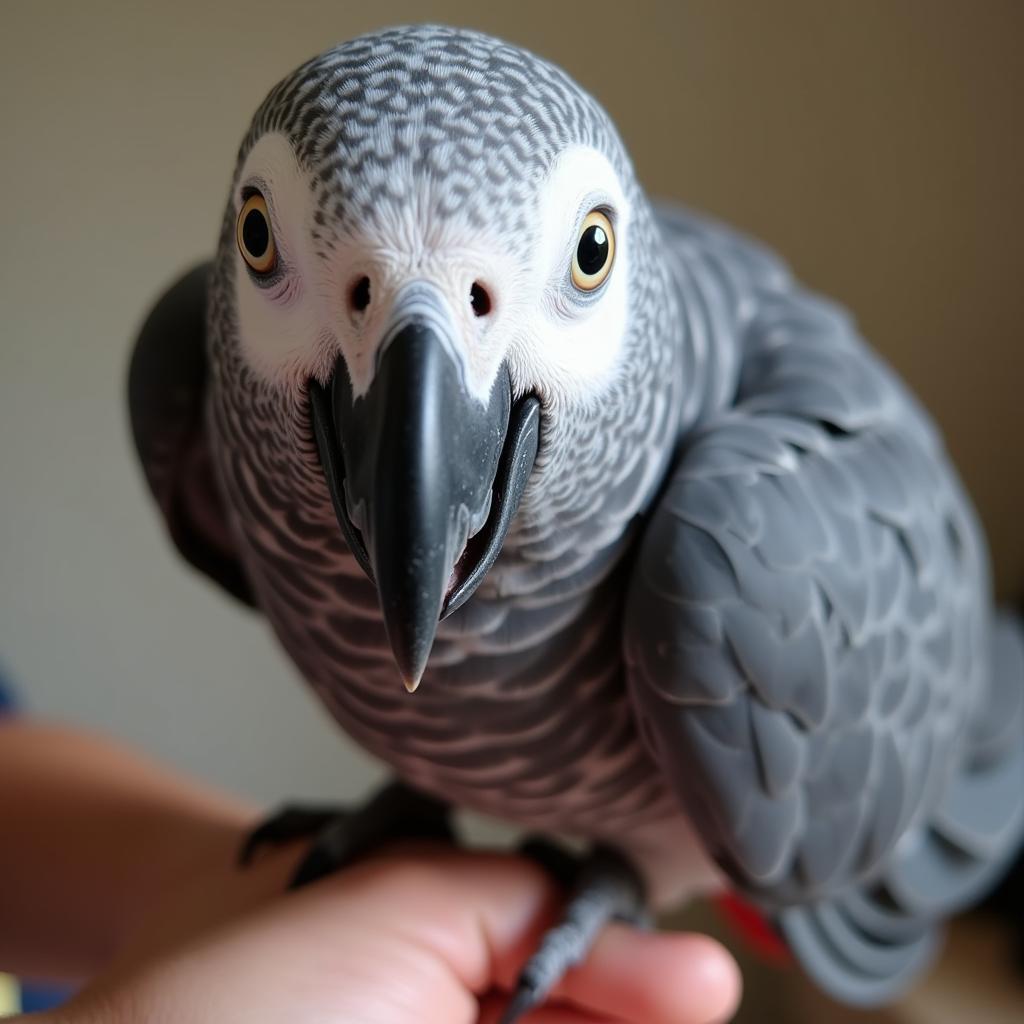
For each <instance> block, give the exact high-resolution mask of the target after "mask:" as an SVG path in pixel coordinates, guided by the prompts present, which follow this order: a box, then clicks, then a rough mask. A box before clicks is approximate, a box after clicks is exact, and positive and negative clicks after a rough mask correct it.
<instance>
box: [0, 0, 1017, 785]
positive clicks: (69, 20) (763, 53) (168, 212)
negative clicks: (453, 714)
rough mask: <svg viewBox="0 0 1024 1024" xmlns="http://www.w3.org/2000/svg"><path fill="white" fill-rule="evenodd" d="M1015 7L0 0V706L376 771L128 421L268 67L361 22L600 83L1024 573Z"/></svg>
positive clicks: (273, 770) (209, 747)
mask: <svg viewBox="0 0 1024 1024" xmlns="http://www.w3.org/2000/svg"><path fill="white" fill-rule="evenodd" d="M1022 12H1024V5H1022V4H1016V3H1014V2H1012V0H1008V2H1005V3H998V2H991V0H990V2H982V3H972V4H962V3H961V4H940V3H934V2H930V3H917V4H910V3H906V4H899V5H897V4H891V3H857V4H853V3H827V4H820V3H815V2H806V3H781V4H780V3H772V4H758V3H753V2H751V3H727V2H720V3H714V4H712V3H692V4H664V5H656V4H648V3H641V2H636V0H633V2H630V3H621V4H602V3H597V2H589V3H586V4H579V5H569V4H563V3H552V2H551V0H546V2H542V3H530V2H526V0H517V2H516V3H513V4H500V5H494V6H493V8H492V7H491V6H489V5H484V4H481V3H479V2H472V3H469V2H467V3H459V2H447V3H435V4H412V3H395V2H388V0H374V2H373V3H369V4H368V3H359V4H354V3H353V4H344V3H338V2H318V3H305V4H303V3H285V2H283V0H277V2H274V3H266V2H257V0H239V2H229V3H224V2H217V3H212V2H210V0H204V2H193V0H182V2H179V3H174V4H164V5H159V6H157V5H154V6H149V5H145V4H131V5H129V4H123V5H117V6H115V5H110V4H100V3H77V2H75V3H72V2H66V3H47V2H32V3H27V2H21V3H12V2H10V0H7V2H5V3H4V4H3V6H2V8H0V313H2V325H3V326H2V335H0V581H2V586H0V661H2V662H4V663H6V665H7V667H8V670H9V672H10V674H11V675H12V676H13V677H14V678H15V679H16V681H17V683H18V684H19V686H20V688H21V690H22V692H23V693H24V694H25V695H26V697H27V701H28V702H29V705H30V707H31V708H32V709H33V710H34V711H36V712H38V713H41V714H48V715H55V716H60V717H62V718H66V719H71V720H75V721H80V722H83V723H87V724H89V725H92V726H96V727H100V728H103V729H105V730H108V731H109V732H112V733H114V734H118V735H121V736H124V737H127V738H129V739H131V740H133V741H135V742H137V743H139V744H141V745H142V746H143V747H146V748H148V749H149V750H151V751H154V752H156V753H157V754H159V755H161V756H162V757H164V758H167V759H169V760H171V761H173V762H176V763H178V764H180V765H182V766H184V767H187V768H188V769H190V770H192V771H194V772H197V773H200V774H203V775H205V776H208V777H209V778H211V779H214V780H217V781H219V782H221V783H223V784H226V785H229V786H232V787H236V788H238V789H240V790H243V791H245V792H248V793H250V794H253V795H254V796H256V797H258V798H260V799H266V800H270V799H277V798H280V797H283V796H286V795H297V794H302V795H305V796H330V795H334V796H348V795H351V794H353V793H355V792H357V791H359V790H362V789H363V788H364V787H365V786H366V785H367V784H368V783H369V781H370V778H371V775H372V774H373V772H374V771H375V769H374V768H373V767H372V766H371V765H370V764H369V762H368V761H367V760H366V759H364V758H363V757H362V756H361V755H359V754H357V753H356V752H355V751H354V749H353V747H352V746H351V745H350V744H348V742H347V741H345V740H344V739H343V738H341V737H340V735H339V734H337V733H336V731H335V730H334V728H333V727H332V726H331V725H330V724H329V723H328V721H327V720H326V717H325V716H323V715H321V713H320V711H319V709H318V708H317V707H315V706H314V704H313V702H312V700H311V699H310V698H309V696H308V695H307V694H306V693H305V691H304V690H303V689H302V687H301V686H300V685H299V683H298V680H297V679H296V677H295V673H294V672H293V671H292V669H291V668H290V667H289V665H288V664H286V663H285V661H284V659H283V658H282V657H281V655H280V654H279V653H278V652H277V650H276V649H275V647H274V645H273V643H272V641H271V640H270V639H269V637H268V635H267V632H266V631H265V630H264V629H263V628H262V626H261V625H260V623H259V622H258V621H257V620H256V619H254V618H252V617H250V616H249V615H248V614H247V613H244V612H242V611H240V610H238V609H236V608H235V607H233V606H232V604H231V603H230V602H229V601H228V600H227V599H225V598H224V597H222V596H221V595H220V594H219V593H218V592H216V591H215V590H214V588H213V587H211V586H209V585H208V584H207V583H206V582H205V581H204V580H202V579H200V578H198V577H197V576H195V575H193V574H192V573H191V572H190V571H189V570H187V569H186V568H185V567H184V566H183V564H182V563H180V562H179V561H178V560H177V558H176V557H175V556H174V555H172V553H171V551H170V549H169V546H168V544H167V542H166V541H165V538H164V535H163V533H162V529H161V526H160V524H159V523H158V521H157V518H156V516H155V514H154V510H153V508H152V507H151V505H150V502H149V499H148V495H147V493H146V492H145V491H144V488H143V485H142V482H141V478H140V475H139V473H138V472H137V469H136V466H135V462H134V454H133V451H132V450H131V448H130V445H129V436H128V431H127V427H126V420H125V411H124V398H123V390H124V388H123V382H124V369H125V364H126V360H127V356H128V352H129V347H130V344H131V339H132V336H133V332H134V331H135V329H136V327H137V325H138V324H139V321H140V318H141V317H142V316H143V314H144V311H145V309H146V306H147V303H148V302H149V301H150V300H151V298H152V297H153V296H154V295H155V294H156V293H157V291H158V290H159V289H160V288H161V287H162V286H164V285H165V284H166V283H167V282H168V281H169V280H170V279H171V278H172V277H173V275H175V274H176V273H177V272H179V271H180V270H181V269H182V268H184V267H186V266H187V265H188V264H190V263H191V262H193V261H195V260H197V259H200V258H202V257H204V256H206V255H207V254H208V253H209V252H210V250H211V246H212V244H213V240H214V237H215V234H216V230H217V226H218V222H219V218H220V214H221V209H222V204H223V202H224V201H225V199H226V194H227V186H228V179H229V175H230V173H231V170H232V165H233V160H234V155H235V151H236V148H237V145H238V142H239V140H240V137H241V135H242V134H243V132H244V130H245V128H246V124H247V121H248V118H249V116H250V114H251V112H252V111H253V109H254V108H255V107H256V105H257V104H258V103H259V101H260V100H261V98H262V97H263V95H264V93H265V92H266V91H267V89H268V88H269V87H270V86H271V85H272V84H273V83H274V82H275V81H276V80H277V79H278V78H279V77H281V76H282V75H283V74H285V73H287V72H288V71H289V70H291V69H292V67H293V66H295V65H296V64H297V63H298V62H300V61H301V60H302V59H304V58H306V57H307V56H309V55H311V54H312V53H314V52H316V51H318V50H321V49H323V48H325V47H327V46H329V45H330V44H332V43H334V42H337V41H340V40H343V39H345V38H348V37H350V36H352V35H354V34H357V33H359V32H362V31H365V30H368V29H371V28H373V27H375V26H381V25H385V24H389V23H395V22H403V21H418V20H426V19H433V20H440V21H448V22H452V23H462V24H468V25H473V26H476V27H480V28H483V29H487V30H490V31H492V32H494V33H496V34H499V35H502V36H505V37H507V38H509V39H510V40H512V41H515V42H517V43H520V44H523V45H525V46H527V47H530V48H533V49H535V50H537V51H539V52H540V53H542V54H544V55H546V56H549V57H551V58H552V59H554V60H555V61H556V62H558V63H560V64H562V65H563V66H565V67H566V68H567V69H568V70H569V71H570V72H571V73H572V74H573V75H574V76H575V77H576V78H577V79H578V80H580V81H581V82H582V83H583V84H584V85H585V86H586V87H588V88H589V89H590V90H591V91H592V92H594V93H596V94H597V96H598V97H599V98H600V99H602V100H603V102H604V103H605V104H606V106H607V107H608V108H609V110H610V111H611V113H612V115H613V117H614V118H615V119H616V120H617V122H618V124H619V125H620V127H621V129H622V132H623V134H624V136H625V138H626V141H627V144H628V145H629V146H630V147H631V150H632V153H633V155H634V158H635V161H636V164H637V166H638V169H639V173H640V176H641V178H642V180H643V181H644V182H646V184H647V185H648V187H649V189H650V190H651V191H652V192H656V193H660V194H662V195H666V196H673V197H676V198H678V199H680V200H684V201H686V202H688V203H690V204H692V205H695V206H698V207H702V208H705V209H707V210H709V211H712V212H713V213H715V214H717V215H719V216H721V217H723V218H725V219H727V220H730V221H733V222H735V223H736V224H738V225H740V226H741V227H743V228H744V229H747V230H748V231H750V232H752V233H754V234H756V235H759V236H760V237H762V238H763V239H765V240H767V241H768V242H769V243H771V244H772V245H774V246H775V247H777V248H778V249H780V250H781V251H782V252H784V253H785V254H786V255H787V256H788V258H789V259H790V260H791V262H792V264H793V266H794V267H795V269H796V270H797V272H798V273H799V274H800V275H801V276H802V277H803V278H805V279H806V281H808V282H809V283H810V284H811V285H812V286H814V287H816V288H818V289H820V290H823V291H825V292H828V293H830V294H832V295H833V296H835V297H837V298H839V299H840V300H842V301H843V302H845V303H846V304H848V305H849V306H850V307H852V308H853V309H854V310H856V311H857V313H858V316H859V318H860V321H861V323H862V325H863V328H864V331H865V333H866V334H867V336H868V337H869V338H871V339H872V340H873V342H874V343H875V344H876V345H877V346H878V347H879V348H880V349H881V350H882V351H883V352H884V353H885V354H886V355H887V356H888V357H889V358H890V359H891V360H892V361H893V362H894V363H895V364H896V365H897V367H898V368H899V369H900V370H901V371H902V372H903V373H905V375H906V376H907V377H909V379H910V380H911V382H912V384H913V385H914V386H915V387H916V389H917V390H918V391H919V392H920V393H921V394H922V395H923V397H924V399H925V401H926V402H927V404H928V405H930V407H931V408H932V409H933V410H934V412H935V414H936V415H937V417H938V419H939V421H940V422H941V424H942V425H943V427H944V428H945V430H946V432H947V435H948V438H949V443H950V446H951V448H952V451H953V454H954V456H955V458H956V460H957V461H958V463H959V465H960V467H961V469H962V472H963V474H964V476H965V477H966V480H967V483H968V485H969V487H970V489H971V490H972V492H973V494H974V495H975V497H976V499H977V502H978V505H979V507H980V510H981V514H982V516H983V519H984V521H985V523H986V525H987V527H988V529H989V531H990V534H991V537H992V542H993V548H994V552H995V563H996V577H997V580H998V583H999V586H1000V589H1001V590H1002V591H1003V592H1004V593H1005V594H1014V593H1015V592H1019V591H1021V590H1024V531H1022V530H1021V529H1020V510H1021V508H1022V507H1024V484H1022V480H1021V473H1020V469H1021V464H1022V462H1021V455H1020V448H1019V445H1020V438H1021V436H1022V428H1024V412H1022V410H1021V404H1020V387H1021V381H1022V379H1024V356H1022V354H1021V351H1022V342H1024V287H1022V285H1021V279H1020V277H1021V271H1022V268H1024V261H1022V259H1021V255H1022V254H1021V245H1022V242H1021V239H1022V237H1024V233H1022V230H1021V229H1022V226H1024V218H1022V211H1024V198H1022V196H1024V143H1022V130H1021V128H1022V123H1024V116H1022V113H1024V112H1022V98H1024V61H1021V59H1020V43H1021V39H1022V38H1024V15H1022Z"/></svg>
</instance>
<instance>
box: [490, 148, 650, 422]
mask: <svg viewBox="0 0 1024 1024" xmlns="http://www.w3.org/2000/svg"><path fill="white" fill-rule="evenodd" d="M597 207H601V208H605V209H607V210H609V211H610V214H611V219H612V224H613V230H614V232H615V253H614V262H613V264H612V269H611V272H610V273H609V275H608V278H607V280H606V281H605V283H604V284H603V285H601V286H600V287H599V288H597V289H595V291H594V292H592V293H589V294H587V295H584V296H580V299H581V301H578V302H577V301H574V300H573V299H572V298H567V297H566V289H567V288H571V287H572V285H571V284H568V285H567V281H568V279H569V273H570V267H571V264H572V259H573V254H574V252H575V250H576V247H577V245H578V243H579V234H580V228H581V226H582V223H583V219H584V218H585V217H586V215H587V214H588V213H589V212H590V211H591V210H593V209H595V208H597ZM629 216H630V209H629V205H628V203H627V201H626V197H625V194H624V193H623V190H622V186H621V184H620V183H619V178H618V175H617V174H616V173H615V169H614V168H613V167H612V165H611V162H610V161H609V160H608V159H607V157H605V156H604V154H602V153H600V152H598V151H597V150H595V149H592V148H590V147H589V146H573V147H572V148H570V149H567V150H565V151H564V152H563V153H562V154H561V155H560V156H559V158H558V160H557V162H556V163H555V165H554V167H553V168H552V170H551V172H550V174H549V175H548V177H547V179H546V181H545V182H544V184H543V185H542V192H541V197H540V204H539V217H540V225H539V226H540V244H539V245H538V246H537V249H536V252H535V254H534V259H533V269H532V273H533V274H536V275H538V276H539V277H541V278H543V280H544V281H545V288H544V293H543V295H544V297H543V299H542V301H541V302H540V303H538V304H534V305H533V306H531V307H530V308H524V309H523V310H522V322H521V324H519V325H518V329H517V331H516V337H515V341H514V343H513V344H512V346H511V348H510V352H509V359H510V363H511V366H512V372H513V379H514V380H516V381H517V382H519V383H520V384H521V386H523V387H525V388H529V389H531V390H537V391H538V392H539V393H541V394H543V395H544V396H545V398H547V399H548V400H549V401H551V402H555V403H557V402H559V401H562V400H565V401H586V400H587V399H589V398H592V397H593V396H594V395H595V394H596V393H598V391H599V389H600V386H601V385H602V384H603V383H605V382H607V381H608V380H609V379H611V378H612V377H613V376H614V373H615V369H616V366H617V363H618V360H619V356H620V352H621V349H622V344H623V340H624V338H625V333H626V324H627V318H628V313H629V302H628V294H629V289H628V285H629V265H628V264H629V246H628V245H627V244H626V239H627V236H628V230H629Z"/></svg>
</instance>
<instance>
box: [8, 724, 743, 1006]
mask: <svg viewBox="0 0 1024 1024" xmlns="http://www.w3.org/2000/svg"><path fill="white" fill-rule="evenodd" d="M0 814H5V815H6V814H11V815H12V816H13V818H7V817H2V818H0V820H3V821H4V823H5V829H6V826H7V825H8V824H9V823H10V822H11V821H12V820H13V822H14V823H15V824H16V825H17V826H18V830H17V831H15V830H12V831H11V832H9V833H7V834H9V835H19V836H20V839H19V841H18V842H17V843H4V844H0V936H2V937H3V939H2V941H0V964H2V965H3V966H5V967H7V968H10V967H11V966H15V967H18V968H19V969H20V970H22V971H25V970H26V968H28V967H31V968H32V970H31V973H33V974H36V975H41V976H49V977H53V976H55V975H59V976H63V977H75V976H77V977H79V978H90V979H91V980H89V981H88V982H87V983H86V984H85V985H84V987H83V988H82V990H81V991H80V993H79V995H78V997H77V998H76V999H74V1000H73V1001H72V1002H71V1003H70V1004H68V1005H67V1006H65V1007H62V1008H61V1009H59V1010H56V1011H52V1012H49V1013H45V1014H39V1015H35V1016H32V1017H31V1018H29V1017H24V1018H20V1019H21V1020H23V1021H25V1022H26V1024H28V1022H29V1021H30V1020H31V1021H33V1022H38V1024H122V1022H124V1024H128V1022H129V1021H131V1022H133V1024H134V1022H137V1021H139V1020H145V1021H146V1022H147V1024H162V1022H168V1024H170V1022H172V1021H175V1022H177V1021H188V1022H189V1024H205V1022H209V1024H214V1022H216V1024H234V1022H236V1021H237V1022H238V1024H242V1022H243V1021H244V1022H245V1024H260V1022H262V1021H266V1022H268V1024H269V1022H271V1021H273V1022H275V1024H276V1022H279V1021H282V1020H288V1021H289V1022H291V1024H325V1022H328V1021H339V1022H340V1021H344V1022H346V1024H364V1022H365V1024H413V1022H416V1024H435V1022H436V1024H460V1022H466V1024H474V1022H477V1021H479V1022H480V1024H494V1022H496V1021H497V1019H498V1016H499V1015H500V1009H501V1006H502V1004H503V999H504V998H505V997H506V994H507V992H508V991H509V990H510V989H511V987H512V985H513V983H514V981H515V978H516V975H517V972H518V970H519V969H520V968H521V966H522V964H523V963H524V962H525V960H526V957H527V955H528V954H529V952H530V951H531V950H532V948H533V947H534V946H535V944H536V942H537V940H538V939H539V937H540V935H541V933H542V932H543V930H544V928H545V926H547V925H549V924H550V923H552V920H553V918H554V917H555V915H556V914H557V910H558V907H559V902H560V894H559V892H558V890H557V889H556V887H555V886H554V884H553V882H552V881H551V879H550V878H549V877H548V876H547V875H546V874H545V873H544V872H543V871H542V870H541V869H540V868H539V867H538V866H536V865H535V864H533V863H532V862H530V861H528V860H525V859H523V858H521V857H516V856H510V855H503V854H492V853H470V852H464V851H457V850H452V849H449V848H446V847H438V846H408V845H406V846H401V847H397V848H394V849H392V850H389V851H384V852H382V853H380V854H378V855H377V856H375V857H373V858H371V859H368V860H366V861H363V862H361V863H359V864H356V865H354V866H352V867H351V868H349V869H347V870H345V871H343V872H340V873H339V874H337V875H335V876H333V877H330V878H327V879H324V880H322V881H320V882H318V883H316V884H315V885H312V886H309V887H307V888H306V889H303V890H300V891H298V892H294V893H284V890H285V887H286V882H287V879H288V877H289V875H290V873H291V872H292V871H293V870H294V868H295V866H296V864H297V863H298V861H299V859H300V858H301V856H302V854H303V848H302V847H301V846H292V847H290V848H286V849H283V850H280V851H275V852H273V853H270V854H268V855H264V856H262V857H260V858H259V860H258V861H257V863H256V864H255V865H254V866H253V867H252V868H251V869H250V870H248V871H245V872H242V871H239V870H238V869H237V868H236V867H235V862H234V853H235V851H236V850H237V848H238V844H239V843H240V841H241V839H242V837H243V836H244V835H245V833H246V831H247V829H249V828H250V827H251V825H252V822H253V814H252V809H251V808H248V807H246V806H245V805H244V804H242V803H240V802H238V801H232V800H231V799H230V798H228V797H224V796H222V795H219V794H213V793H210V792H208V791H207V790H205V789H203V788H202V787H199V786H196V785H194V784H192V783H188V782H183V781H182V780H180V779H178V778H177V777H176V776H174V775H173V774H171V773H169V772H167V771H165V770H163V769H160V768H158V767H156V766H153V765H151V764H149V763H148V762H145V761H143V760H141V759H140V758H138V757H137V756H136V755H134V754H132V753H130V752H127V751H124V750H120V749H118V748H115V747H113V746H111V745H110V744H108V743H106V742H104V741H101V740H99V739H94V738H91V737H86V736H82V735H80V734H77V733H72V732H69V731H67V730H59V729H53V728H49V727H39V726H25V725H5V726H2V727H0ZM12 879H13V880H14V881H15V882H16V885H11V884H9V883H10V882H11V880H12ZM3 943H6V947H7V948H5V947H4V945H3ZM16 953H17V954H18V955H17V956H16V955H15V954H16ZM739 991H740V980H739V974H738V970H737V968H736V966H735V963H734V962H733V960H732V959H731V957H729V955H728V954H727V953H726V952H725V951H724V950H723V949H722V948H721V947H720V946H719V945H718V944H717V943H715V942H714V941H713V940H711V939H708V938H706V937H704V936H700V935H688V934H656V933H644V932H639V931H636V930H634V929H631V928H628V927H626V926H620V925H615V926H612V927H609V928H607V929H606V930H605V932H604V934H603V935H602V936H601V938H600V939H599V940H598V942H597V945H596V946H595V948H594V950H593V952H592V953H591V955H590V956H589V958H588V959H587V961H586V962H585V963H584V964H582V965H581V966H580V967H578V968H576V969H575V970H573V971H571V972H570V973H569V974H568V975H567V976H566V978H565V979H564V981H563V982H562V984H561V985H560V986H559V987H558V989H557V991H556V993H555V994H554V996H553V998H552V1000H551V1001H549V1004H548V1005H547V1006H546V1007H545V1008H544V1009H542V1010H540V1011H537V1012H535V1013H534V1014H533V1015H532V1016H529V1017H527V1018H526V1020H527V1021H528V1022H530V1024H583V1022H598V1021H602V1022H608V1021H612V1022H621V1024H624V1022H629V1024H670V1022H671V1024H711V1022H714V1021H723V1020H727V1019H728V1018H729V1017H730V1016H731V1014H732V1012H733V1010H734V1009H735V1005H736V1003H737V1002H738V999H739Z"/></svg>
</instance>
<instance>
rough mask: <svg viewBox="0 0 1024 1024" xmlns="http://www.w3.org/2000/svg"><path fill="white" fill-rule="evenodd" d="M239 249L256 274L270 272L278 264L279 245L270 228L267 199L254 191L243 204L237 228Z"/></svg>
mask: <svg viewBox="0 0 1024 1024" xmlns="http://www.w3.org/2000/svg"><path fill="white" fill-rule="evenodd" d="M235 233H236V235H237V237H238V251H239V252H240V253H241V254H242V259H244V260H245V262H246V263H248V264H249V267H250V269H251V270H252V271H253V273H256V274H261V275H262V274H269V273H270V272H271V271H272V270H273V269H274V267H276V266H277V247H276V246H275V245H274V234H273V232H272V231H271V230H270V213H269V211H268V210H267V201H266V200H265V199H264V198H263V196H261V195H260V194H259V192H253V193H252V195H250V196H249V198H248V199H246V200H245V202H244V203H243V204H242V209H241V212H240V213H239V214H238V225H237V228H236V232H235Z"/></svg>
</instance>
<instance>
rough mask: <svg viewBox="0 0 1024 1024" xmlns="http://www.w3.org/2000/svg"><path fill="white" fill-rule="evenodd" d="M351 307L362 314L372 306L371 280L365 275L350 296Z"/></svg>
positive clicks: (354, 286) (353, 287)
mask: <svg viewBox="0 0 1024 1024" xmlns="http://www.w3.org/2000/svg"><path fill="white" fill-rule="evenodd" d="M348 301H349V305H350V306H351V307H352V309H354V310H355V311H356V312H357V313H362V312H363V310H364V309H366V307H367V306H368V305H369V304H370V279H369V278H368V277H366V276H365V275H363V276H362V277H361V278H359V280H358V281H356V283H355V284H354V285H352V290H351V291H350V292H349V295H348Z"/></svg>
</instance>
